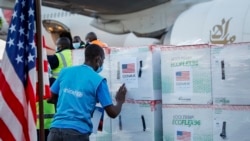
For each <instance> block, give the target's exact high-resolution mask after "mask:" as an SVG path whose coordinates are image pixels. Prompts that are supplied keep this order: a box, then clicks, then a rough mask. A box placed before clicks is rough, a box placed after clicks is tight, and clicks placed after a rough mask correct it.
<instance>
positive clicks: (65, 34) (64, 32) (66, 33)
mask: <svg viewBox="0 0 250 141" xmlns="http://www.w3.org/2000/svg"><path fill="white" fill-rule="evenodd" d="M59 37H68V38H69V40H70V49H74V47H73V39H72V36H71V33H70V32H68V31H62V32H61V33H60V35H59Z"/></svg>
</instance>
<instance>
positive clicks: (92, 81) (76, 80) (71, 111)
mask: <svg viewBox="0 0 250 141" xmlns="http://www.w3.org/2000/svg"><path fill="white" fill-rule="evenodd" d="M51 91H52V92H53V93H55V94H59V95H58V102H57V106H56V107H57V112H56V114H55V116H54V120H53V122H52V124H51V128H53V127H56V128H70V129H75V130H77V131H79V132H81V133H91V132H92V123H91V116H92V113H93V112H94V109H95V105H96V103H97V102H100V104H101V105H102V107H106V106H109V105H112V99H111V96H110V93H109V89H108V86H107V81H106V79H104V78H103V77H101V76H100V75H99V74H98V73H96V72H95V71H94V70H93V69H92V68H91V67H89V66H87V65H81V66H73V67H68V68H64V69H62V70H61V72H60V74H59V77H58V78H57V80H56V81H55V82H54V83H53V85H52V86H51Z"/></svg>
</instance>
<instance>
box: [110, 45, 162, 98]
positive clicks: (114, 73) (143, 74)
mask: <svg viewBox="0 0 250 141" xmlns="http://www.w3.org/2000/svg"><path fill="white" fill-rule="evenodd" d="M110 67H111V68H110V71H111V73H110V77H111V80H110V81H111V92H112V95H113V96H114V95H115V94H116V92H117V90H118V89H119V87H120V86H121V85H122V84H123V83H125V84H126V87H127V90H128V91H127V95H126V98H127V99H135V100H160V99H161V69H160V67H161V66H160V48H156V47H149V46H142V47H129V48H128V47H124V48H111V53H110Z"/></svg>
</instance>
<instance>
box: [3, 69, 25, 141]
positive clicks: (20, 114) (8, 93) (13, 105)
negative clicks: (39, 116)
mask: <svg viewBox="0 0 250 141" xmlns="http://www.w3.org/2000/svg"><path fill="white" fill-rule="evenodd" d="M0 76H2V77H1V78H0V80H1V81H2V86H1V87H0V90H1V91H2V96H3V98H4V100H5V102H6V103H7V104H8V106H9V107H10V109H11V111H12V112H13V114H14V115H15V116H16V118H17V119H18V120H19V122H20V124H21V125H22V128H23V134H24V136H25V139H27V141H30V138H29V133H28V131H29V130H28V122H27V119H26V118H25V115H26V116H27V114H26V113H25V112H24V107H28V106H27V105H22V104H21V103H20V102H19V100H18V99H17V97H16V96H15V94H14V93H13V91H12V90H11V88H10V86H9V84H8V82H7V81H6V79H5V77H4V74H3V73H2V70H1V69H0ZM23 96H25V94H23ZM23 104H27V103H23ZM12 128H13V127H12Z"/></svg>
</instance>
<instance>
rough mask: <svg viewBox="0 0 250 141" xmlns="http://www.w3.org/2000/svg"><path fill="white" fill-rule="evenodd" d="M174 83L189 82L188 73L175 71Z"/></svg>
mask: <svg viewBox="0 0 250 141" xmlns="http://www.w3.org/2000/svg"><path fill="white" fill-rule="evenodd" d="M175 74H176V75H175V76H176V81H189V80H190V72H189V71H177V72H176V73H175Z"/></svg>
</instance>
